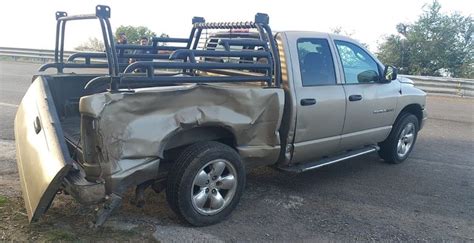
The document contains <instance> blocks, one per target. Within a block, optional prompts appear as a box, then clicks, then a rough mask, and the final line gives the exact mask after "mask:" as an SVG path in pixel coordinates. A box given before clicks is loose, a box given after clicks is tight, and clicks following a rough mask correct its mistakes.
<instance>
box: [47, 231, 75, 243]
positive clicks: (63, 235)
mask: <svg viewBox="0 0 474 243" xmlns="http://www.w3.org/2000/svg"><path fill="white" fill-rule="evenodd" d="M61 240H63V241H73V240H77V237H76V235H75V234H73V233H71V232H68V231H65V230H59V229H55V230H51V231H48V232H46V233H45V241H61Z"/></svg>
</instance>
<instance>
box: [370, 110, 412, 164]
mask: <svg viewBox="0 0 474 243" xmlns="http://www.w3.org/2000/svg"><path fill="white" fill-rule="evenodd" d="M409 123H411V124H413V126H414V137H413V143H412V145H411V146H410V148H409V149H408V151H407V152H406V154H405V155H403V156H400V155H399V153H398V152H397V150H398V149H397V147H398V141H399V139H400V137H401V133H402V131H403V129H404V128H405V127H406V126H407V124H409ZM419 129H420V125H419V121H418V118H417V117H416V116H415V115H413V114H411V113H403V114H401V115H400V116H399V117H398V118H397V120H396V122H395V125H394V126H393V128H392V131H391V132H390V135H389V136H388V138H387V139H385V141H383V142H381V143H379V146H380V150H379V152H378V153H379V156H380V157H381V158H382V159H383V160H384V161H385V162H387V163H391V164H399V163H401V162H403V161H405V160H406V159H407V158H408V156H409V155H410V153H411V151H412V150H413V148H414V147H415V143H416V138H417V136H418V131H419Z"/></svg>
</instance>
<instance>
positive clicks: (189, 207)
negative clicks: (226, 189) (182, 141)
mask: <svg viewBox="0 0 474 243" xmlns="http://www.w3.org/2000/svg"><path fill="white" fill-rule="evenodd" d="M216 159H224V160H226V161H228V162H230V163H231V164H232V166H233V167H234V168H235V172H236V175H235V177H236V178H237V186H236V188H235V193H234V194H233V195H234V196H233V197H232V198H231V200H229V203H228V204H227V206H225V207H224V208H223V209H222V210H221V211H219V212H218V213H216V214H213V215H204V214H202V213H199V211H198V210H196V208H195V207H194V206H193V202H192V196H191V192H192V190H193V188H194V186H193V181H194V178H195V176H196V175H197V173H198V172H200V171H201V168H203V166H205V165H206V164H207V163H209V162H210V161H213V160H216ZM244 187H245V168H244V166H243V164H242V162H241V159H240V156H239V154H238V153H237V152H236V151H235V150H234V149H232V148H231V147H229V146H227V145H225V144H222V143H219V142H214V141H209V142H199V143H196V144H193V145H190V146H189V147H187V148H186V149H184V151H183V152H182V153H181V154H180V155H179V156H178V158H177V160H176V161H175V164H174V167H173V168H172V169H171V170H170V172H169V174H168V180H167V185H166V199H167V201H168V204H169V205H170V207H171V209H172V210H173V211H174V212H175V213H176V214H177V215H178V216H180V217H181V218H182V219H183V220H185V221H187V222H189V223H190V224H192V225H194V226H206V225H212V224H216V223H218V222H220V221H222V220H224V219H225V218H226V217H227V216H229V215H230V213H231V212H232V211H233V210H234V208H235V207H236V206H237V204H238V202H239V200H240V197H241V196H242V194H243V191H244Z"/></svg>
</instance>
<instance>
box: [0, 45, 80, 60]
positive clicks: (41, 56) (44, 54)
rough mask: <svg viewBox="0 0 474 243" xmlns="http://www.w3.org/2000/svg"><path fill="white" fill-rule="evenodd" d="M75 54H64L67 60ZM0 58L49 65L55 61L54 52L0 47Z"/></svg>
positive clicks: (68, 52) (70, 52)
mask: <svg viewBox="0 0 474 243" xmlns="http://www.w3.org/2000/svg"><path fill="white" fill-rule="evenodd" d="M73 53H75V52H73V51H66V52H64V54H65V57H66V58H67V57H69V55H71V54H73ZM0 57H7V58H11V59H12V60H13V61H18V60H25V61H36V62H42V63H47V62H50V61H54V50H45V49H31V48H14V47H0Z"/></svg>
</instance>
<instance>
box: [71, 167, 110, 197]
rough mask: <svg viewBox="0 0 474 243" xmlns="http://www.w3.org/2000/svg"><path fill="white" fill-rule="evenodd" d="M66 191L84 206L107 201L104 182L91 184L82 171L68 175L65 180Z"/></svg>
mask: <svg viewBox="0 0 474 243" xmlns="http://www.w3.org/2000/svg"><path fill="white" fill-rule="evenodd" d="M63 187H64V190H65V191H66V192H67V193H69V194H70V195H71V196H72V197H73V198H74V199H75V200H76V201H78V202H79V203H81V204H84V205H94V204H99V203H102V202H104V201H105V198H106V197H105V185H104V183H102V182H90V181H88V180H86V179H85V175H84V173H83V172H82V171H80V170H76V171H71V172H69V173H68V175H67V176H66V177H64V179H63Z"/></svg>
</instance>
